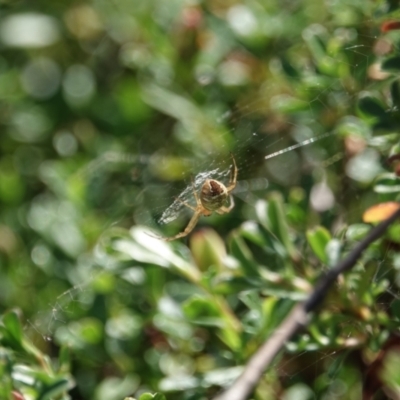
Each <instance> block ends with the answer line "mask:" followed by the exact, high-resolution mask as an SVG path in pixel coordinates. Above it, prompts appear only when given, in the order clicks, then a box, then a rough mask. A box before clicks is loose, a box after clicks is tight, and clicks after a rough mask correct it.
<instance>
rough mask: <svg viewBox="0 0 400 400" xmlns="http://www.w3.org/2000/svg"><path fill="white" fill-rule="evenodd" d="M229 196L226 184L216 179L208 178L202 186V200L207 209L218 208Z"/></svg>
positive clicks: (213, 209)
mask: <svg viewBox="0 0 400 400" xmlns="http://www.w3.org/2000/svg"><path fill="white" fill-rule="evenodd" d="M228 197H229V194H228V190H227V189H226V186H225V185H224V184H223V183H221V182H218V181H216V180H215V179H207V180H206V181H205V182H204V184H203V186H202V187H201V192H200V201H201V204H202V205H203V207H204V208H205V209H206V210H209V211H215V210H218V209H219V208H221V207H222V206H223V205H224V204H225V203H226V201H227V199H228Z"/></svg>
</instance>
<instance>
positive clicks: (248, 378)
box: [214, 208, 400, 400]
mask: <svg viewBox="0 0 400 400" xmlns="http://www.w3.org/2000/svg"><path fill="white" fill-rule="evenodd" d="M398 217H400V208H399V210H397V211H396V212H395V213H394V214H393V215H392V216H391V217H389V218H388V219H387V220H385V221H383V222H381V223H380V224H379V225H377V226H376V227H375V228H373V229H371V230H370V232H369V233H368V235H367V236H366V237H365V238H364V239H363V240H362V241H361V242H359V243H358V244H357V245H356V246H355V247H354V248H353V250H352V251H351V252H350V253H349V254H348V256H347V257H346V258H345V259H344V260H342V261H341V262H340V263H339V264H337V265H336V266H335V267H334V268H331V269H330V270H329V271H328V272H327V273H326V274H325V275H324V276H322V277H321V278H320V279H319V281H318V282H317V284H316V286H315V289H314V290H313V292H312V293H311V294H310V296H309V297H308V299H307V300H306V301H305V302H303V303H299V304H297V305H296V306H295V307H294V308H293V310H292V311H291V313H290V314H289V315H288V316H287V317H286V318H285V319H284V321H283V322H282V323H281V324H280V326H279V327H278V328H277V329H276V330H275V331H274V333H273V334H272V335H271V336H270V337H269V338H268V339H267V340H266V341H265V342H264V344H263V345H262V346H261V347H260V349H259V350H258V351H257V352H256V353H255V354H253V356H252V357H251V358H250V360H249V362H248V363H247V365H246V367H245V369H244V371H243V373H242V374H241V375H240V377H239V378H238V379H237V380H236V381H235V382H234V383H233V385H232V386H231V387H230V388H229V389H227V390H226V391H225V392H223V393H222V394H220V395H219V396H217V397H215V398H214V400H246V399H247V398H248V396H249V395H250V394H251V393H252V392H253V391H254V388H255V387H256V385H257V383H258V381H259V380H260V378H261V377H262V375H263V374H264V371H265V370H266V369H267V368H268V367H269V366H270V364H271V363H272V361H273V360H274V358H275V356H276V355H277V354H278V353H279V352H280V351H281V350H282V348H283V347H284V345H285V343H287V341H288V340H290V339H291V338H292V337H293V336H294V335H295V334H296V333H297V332H298V331H299V330H300V328H302V327H303V326H305V325H306V324H307V323H308V317H307V313H309V312H311V311H312V310H314V309H315V308H317V307H318V306H319V305H320V304H321V302H322V301H323V299H324V298H325V296H326V294H327V292H328V289H329V288H330V286H331V285H332V284H333V283H334V282H335V280H336V279H337V277H338V276H339V275H340V274H341V273H343V272H346V271H348V270H350V269H351V268H352V267H353V266H354V265H355V263H356V262H357V260H358V259H359V258H360V256H361V254H362V252H363V251H364V250H365V249H366V248H367V247H368V246H369V245H370V244H371V243H372V242H374V241H375V240H376V239H378V238H380V237H381V236H382V235H383V234H384V233H385V232H386V229H387V228H388V227H389V226H390V225H391V224H392V223H393V222H394V221H395V220H396V219H397V218H398Z"/></svg>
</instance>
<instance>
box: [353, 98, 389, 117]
mask: <svg viewBox="0 0 400 400" xmlns="http://www.w3.org/2000/svg"><path fill="white" fill-rule="evenodd" d="M358 109H359V110H360V111H361V112H362V113H363V114H365V115H367V116H370V117H374V118H379V119H387V117H388V115H387V113H386V109H385V108H384V107H383V105H382V104H381V103H380V102H379V101H378V100H377V99H375V98H373V97H370V96H365V97H362V98H361V99H360V100H359V101H358Z"/></svg>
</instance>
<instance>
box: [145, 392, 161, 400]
mask: <svg viewBox="0 0 400 400" xmlns="http://www.w3.org/2000/svg"><path fill="white" fill-rule="evenodd" d="M139 400H166V398H165V396H164V395H163V394H161V393H154V394H151V393H143V394H142V395H141V396H140V397H139Z"/></svg>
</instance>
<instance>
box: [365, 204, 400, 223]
mask: <svg viewBox="0 0 400 400" xmlns="http://www.w3.org/2000/svg"><path fill="white" fill-rule="evenodd" d="M399 208H400V204H399V203H397V202H394V201H388V202H386V203H380V204H376V205H374V206H372V207H370V208H368V209H367V210H366V211H364V214H363V221H364V222H367V223H371V222H381V221H383V220H385V219H387V218H389V217H390V216H391V215H392V214H393V213H395V212H396V211H397V210H398V209H399Z"/></svg>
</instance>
